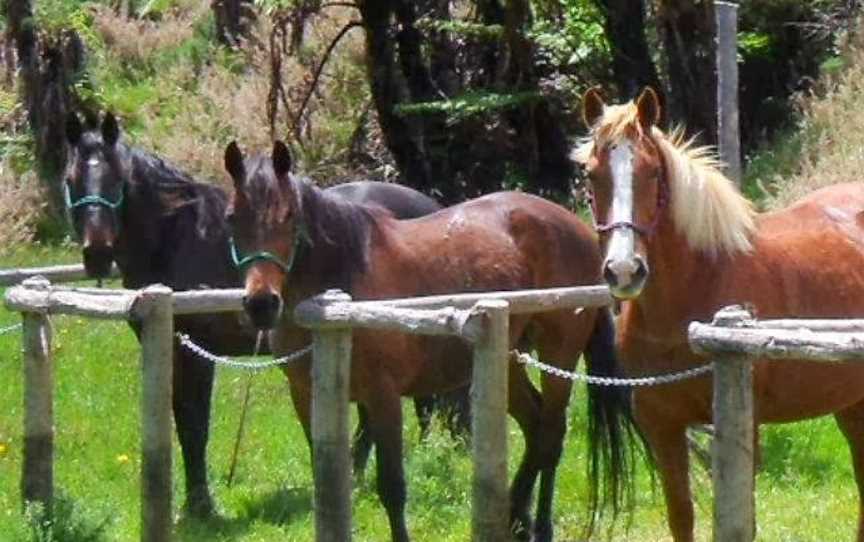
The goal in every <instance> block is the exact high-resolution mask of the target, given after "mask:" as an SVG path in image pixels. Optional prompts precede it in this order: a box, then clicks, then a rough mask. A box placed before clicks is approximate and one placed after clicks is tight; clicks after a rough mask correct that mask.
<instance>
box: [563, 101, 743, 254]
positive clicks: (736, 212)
mask: <svg viewBox="0 0 864 542" xmlns="http://www.w3.org/2000/svg"><path fill="white" fill-rule="evenodd" d="M633 133H641V127H640V126H639V122H638V112H637V108H636V105H635V104H634V103H632V102H630V103H627V104H622V105H613V106H607V107H606V108H605V109H604V112H603V116H602V117H601V118H600V119H599V120H598V121H597V123H596V124H595V126H593V127H592V130H591V134H590V135H589V136H588V137H587V138H585V139H584V140H583V141H582V142H580V144H579V145H578V146H577V148H576V150H575V151H574V153H573V158H574V159H575V160H577V161H578V162H581V163H583V164H584V163H586V162H587V161H588V158H589V157H590V156H591V153H592V152H593V149H594V146H595V145H600V146H605V145H607V144H608V143H610V142H612V141H616V140H618V139H621V138H623V137H628V136H629V135H630V134H633ZM650 137H651V138H652V139H653V140H654V142H655V143H656V144H657V147H658V149H659V150H660V153H661V155H662V159H663V161H664V164H665V167H666V174H667V177H668V181H669V185H670V193H671V212H672V219H673V221H674V223H675V226H676V228H677V229H678V231H679V232H680V233H681V234H682V235H684V237H685V238H686V240H687V243H688V244H689V245H690V247H691V248H693V249H694V250H700V251H704V252H708V253H711V254H716V253H719V252H725V253H727V254H734V253H737V252H747V251H749V250H751V248H752V245H751V241H750V239H751V237H752V234H753V231H754V230H755V227H756V226H755V211H754V209H753V205H752V204H751V203H750V201H749V200H747V198H745V197H744V196H742V195H741V193H740V192H739V191H738V189H737V188H736V187H735V185H734V183H732V181H730V180H729V179H728V178H727V177H726V176H725V175H723V173H722V172H721V171H720V167H721V163H720V161H719V160H718V158H717V156H716V154H715V152H714V150H713V148H711V147H707V146H695V145H694V142H693V139H688V138H685V137H684V131H683V129H681V128H676V129H674V130H673V131H672V132H671V133H670V134H669V135H667V134H665V133H664V132H663V131H662V130H660V129H659V128H657V127H656V126H655V127H653V128H652V129H651V134H650Z"/></svg>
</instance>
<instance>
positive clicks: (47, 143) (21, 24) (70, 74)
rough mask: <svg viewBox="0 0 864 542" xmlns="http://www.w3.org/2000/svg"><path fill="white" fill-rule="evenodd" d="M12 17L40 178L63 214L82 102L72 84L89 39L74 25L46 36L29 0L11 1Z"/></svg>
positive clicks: (9, 12) (8, 11)
mask: <svg viewBox="0 0 864 542" xmlns="http://www.w3.org/2000/svg"><path fill="white" fill-rule="evenodd" d="M6 17H7V23H8V25H9V34H10V36H12V39H13V40H14V41H15V46H16V49H17V52H18V62H19V67H20V74H21V93H22V101H23V102H24V105H25V107H26V109H27V119H28V121H29V123H30V129H31V131H32V133H33V139H34V143H35V154H36V162H37V164H38V169H39V178H40V180H41V182H42V184H43V186H44V187H45V188H46V189H47V190H48V193H49V195H50V204H51V205H50V212H53V214H54V216H56V217H61V216H62V214H63V206H64V203H63V201H64V200H63V196H62V191H61V177H62V175H63V171H64V170H65V168H66V132H65V125H66V123H65V120H66V115H67V113H68V112H69V111H71V110H73V108H74V107H75V105H76V104H77V99H76V97H75V95H74V93H73V91H72V88H73V83H74V82H75V80H76V78H77V77H78V76H79V74H80V73H81V71H82V69H83V67H84V65H85V61H86V60H85V50H84V44H83V42H82V41H81V39H80V38H79V37H78V35H77V34H76V33H75V32H74V31H72V30H65V31H63V32H61V33H60V35H58V36H41V37H40V36H39V35H38V34H37V30H36V28H35V27H34V23H33V8H32V5H31V3H30V1H29V0H8V2H7V4H6ZM40 38H41V39H40Z"/></svg>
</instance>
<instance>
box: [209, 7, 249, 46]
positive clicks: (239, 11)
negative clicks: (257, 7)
mask: <svg viewBox="0 0 864 542" xmlns="http://www.w3.org/2000/svg"><path fill="white" fill-rule="evenodd" d="M210 7H211V8H212V9H213V16H214V18H215V20H216V37H217V39H218V40H219V43H222V44H223V45H228V46H230V47H239V46H240V45H241V43H242V42H243V40H244V39H246V38H248V37H249V32H250V30H251V28H252V21H254V20H255V11H254V9H253V5H252V0H213V2H212V3H211V4H210Z"/></svg>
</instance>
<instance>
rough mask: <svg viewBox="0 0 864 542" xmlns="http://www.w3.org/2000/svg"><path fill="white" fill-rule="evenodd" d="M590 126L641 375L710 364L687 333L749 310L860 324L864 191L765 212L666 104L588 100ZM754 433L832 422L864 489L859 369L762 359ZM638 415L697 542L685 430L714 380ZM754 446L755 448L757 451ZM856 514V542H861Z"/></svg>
mask: <svg viewBox="0 0 864 542" xmlns="http://www.w3.org/2000/svg"><path fill="white" fill-rule="evenodd" d="M583 116H584V120H585V122H586V125H587V126H590V127H591V132H590V135H589V137H588V138H587V139H586V140H585V141H584V142H583V144H582V145H580V146H579V147H578V148H577V150H576V152H575V158H576V159H577V161H579V162H582V163H583V164H584V165H585V168H586V172H587V176H588V181H589V184H590V188H591V190H592V191H593V196H594V197H593V212H594V217H595V223H596V229H597V231H598V232H599V233H600V236H601V249H602V250H603V252H604V262H603V276H604V278H605V280H606V282H607V284H608V285H609V288H610V290H611V292H612V294H613V296H615V297H616V298H618V299H619V300H621V302H622V309H621V313H620V316H619V326H618V335H617V346H618V354H619V356H620V358H621V363H622V365H623V366H624V368H625V371H626V372H627V373H628V374H630V375H634V376H643V375H646V374H657V373H666V372H677V371H682V370H685V369H688V368H692V367H696V366H699V365H702V364H705V363H707V362H708V360H707V359H705V358H704V357H703V356H700V355H698V354H696V353H694V352H693V351H692V350H691V348H690V346H689V345H688V342H687V326H688V324H689V323H690V322H692V321H694V320H703V321H710V320H711V318H712V316H713V314H714V313H715V312H716V311H717V310H718V309H720V308H722V307H724V306H727V305H732V304H747V305H750V306H752V307H754V308H755V310H756V311H757V313H758V314H759V315H760V316H762V317H766V318H787V317H793V316H794V317H805V318H829V317H830V318H833V317H859V318H860V317H861V316H862V315H864V185H862V184H860V183H857V184H838V185H835V186H831V187H828V188H825V189H822V190H819V191H816V192H813V193H812V194H810V195H808V196H806V197H805V198H803V199H801V200H800V201H798V202H796V203H794V204H792V205H791V206H789V207H787V208H785V209H782V210H777V211H774V212H769V213H764V214H759V213H757V212H756V211H755V210H754V208H753V205H752V204H751V203H750V202H749V201H748V200H747V199H745V198H744V197H743V196H742V195H741V194H740V193H739V191H738V190H737V188H736V187H735V185H734V184H733V183H732V182H731V181H730V180H729V179H728V178H726V177H725V176H724V175H723V174H722V172H721V171H720V169H719V166H720V164H719V162H718V160H717V159H716V158H715V157H714V156H713V154H712V153H711V151H710V149H707V148H705V147H697V146H695V145H694V144H693V143H692V140H686V139H685V138H684V137H683V135H682V134H683V132H682V131H680V130H678V131H674V132H672V133H671V134H666V133H664V132H663V131H662V130H661V129H660V128H659V127H658V126H657V123H658V119H659V118H660V106H659V101H658V99H657V95H656V94H655V93H654V91H653V90H651V89H646V90H644V91H643V92H642V94H641V95H640V96H639V97H638V99H637V100H635V102H628V103H626V104H620V105H610V106H607V105H606V104H605V103H604V101H603V98H602V97H601V96H600V93H599V91H598V90H597V89H592V90H589V91H588V92H587V93H586V94H585V96H584V102H583ZM753 382H754V384H753V394H754V417H755V423H756V428H757V432H756V435H757V436H756V439H757V440H756V442H757V443H758V424H761V423H783V422H791V421H795V420H801V419H805V418H811V417H814V416H821V415H824V414H830V413H833V414H834V417H835V419H836V421H837V424H838V425H839V427H840V429H841V431H842V432H843V434H844V435H845V437H846V440H847V441H848V443H849V447H850V450H851V452H852V459H853V466H854V470H855V479H856V482H857V484H858V490H859V499H860V498H861V496H862V491H864V385H862V384H864V367H862V366H861V365H859V364H831V365H830V366H829V365H825V364H818V363H807V362H804V361H770V360H765V359H762V360H757V361H756V362H755V363H754V365H753ZM633 402H634V417H635V420H636V422H637V424H638V426H639V427H640V428H641V430H642V432H643V434H644V436H645V438H646V440H647V442H648V445H649V449H650V451H651V453H652V455H653V457H654V459H655V462H656V466H657V468H658V470H659V473H660V479H661V483H662V487H663V491H664V496H665V501H666V508H667V511H668V517H667V520H668V525H669V529H670V531H671V533H672V538H673V539H674V540H675V541H676V542H687V541H691V540H693V536H694V535H693V528H694V518H693V501H692V495H691V491H690V485H689V476H688V473H689V465H688V454H687V440H686V438H685V429H686V428H687V427H688V426H690V425H694V424H706V423H711V420H712V412H711V405H712V385H711V378H710V377H708V376H702V377H699V378H695V379H692V380H687V381H683V382H677V383H674V384H668V385H662V386H656V387H647V388H639V389H638V390H636V391H635V392H634V394H633ZM754 449H758V448H757V447H756V446H754ZM862 521H864V519H862V517H861V516H860V515H859V520H858V540H859V542H862V541H864V523H862Z"/></svg>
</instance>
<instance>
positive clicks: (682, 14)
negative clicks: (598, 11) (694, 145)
mask: <svg viewBox="0 0 864 542" xmlns="http://www.w3.org/2000/svg"><path fill="white" fill-rule="evenodd" d="M658 20H659V26H660V29H661V31H662V35H663V43H664V46H665V47H664V48H665V51H666V59H667V62H668V65H667V70H668V74H669V96H668V100H667V103H668V104H669V109H670V110H669V115H670V117H671V119H672V120H674V121H676V122H681V123H683V124H684V125H685V126H686V128H687V131H688V132H689V133H691V134H699V138H700V139H701V142H702V143H704V144H710V145H713V144H716V143H717V74H716V72H715V69H714V65H715V62H714V56H715V46H714V36H715V35H716V29H715V24H714V7H713V3H712V2H709V1H707V0H665V1H664V2H661V4H660V9H659V10H658Z"/></svg>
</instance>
